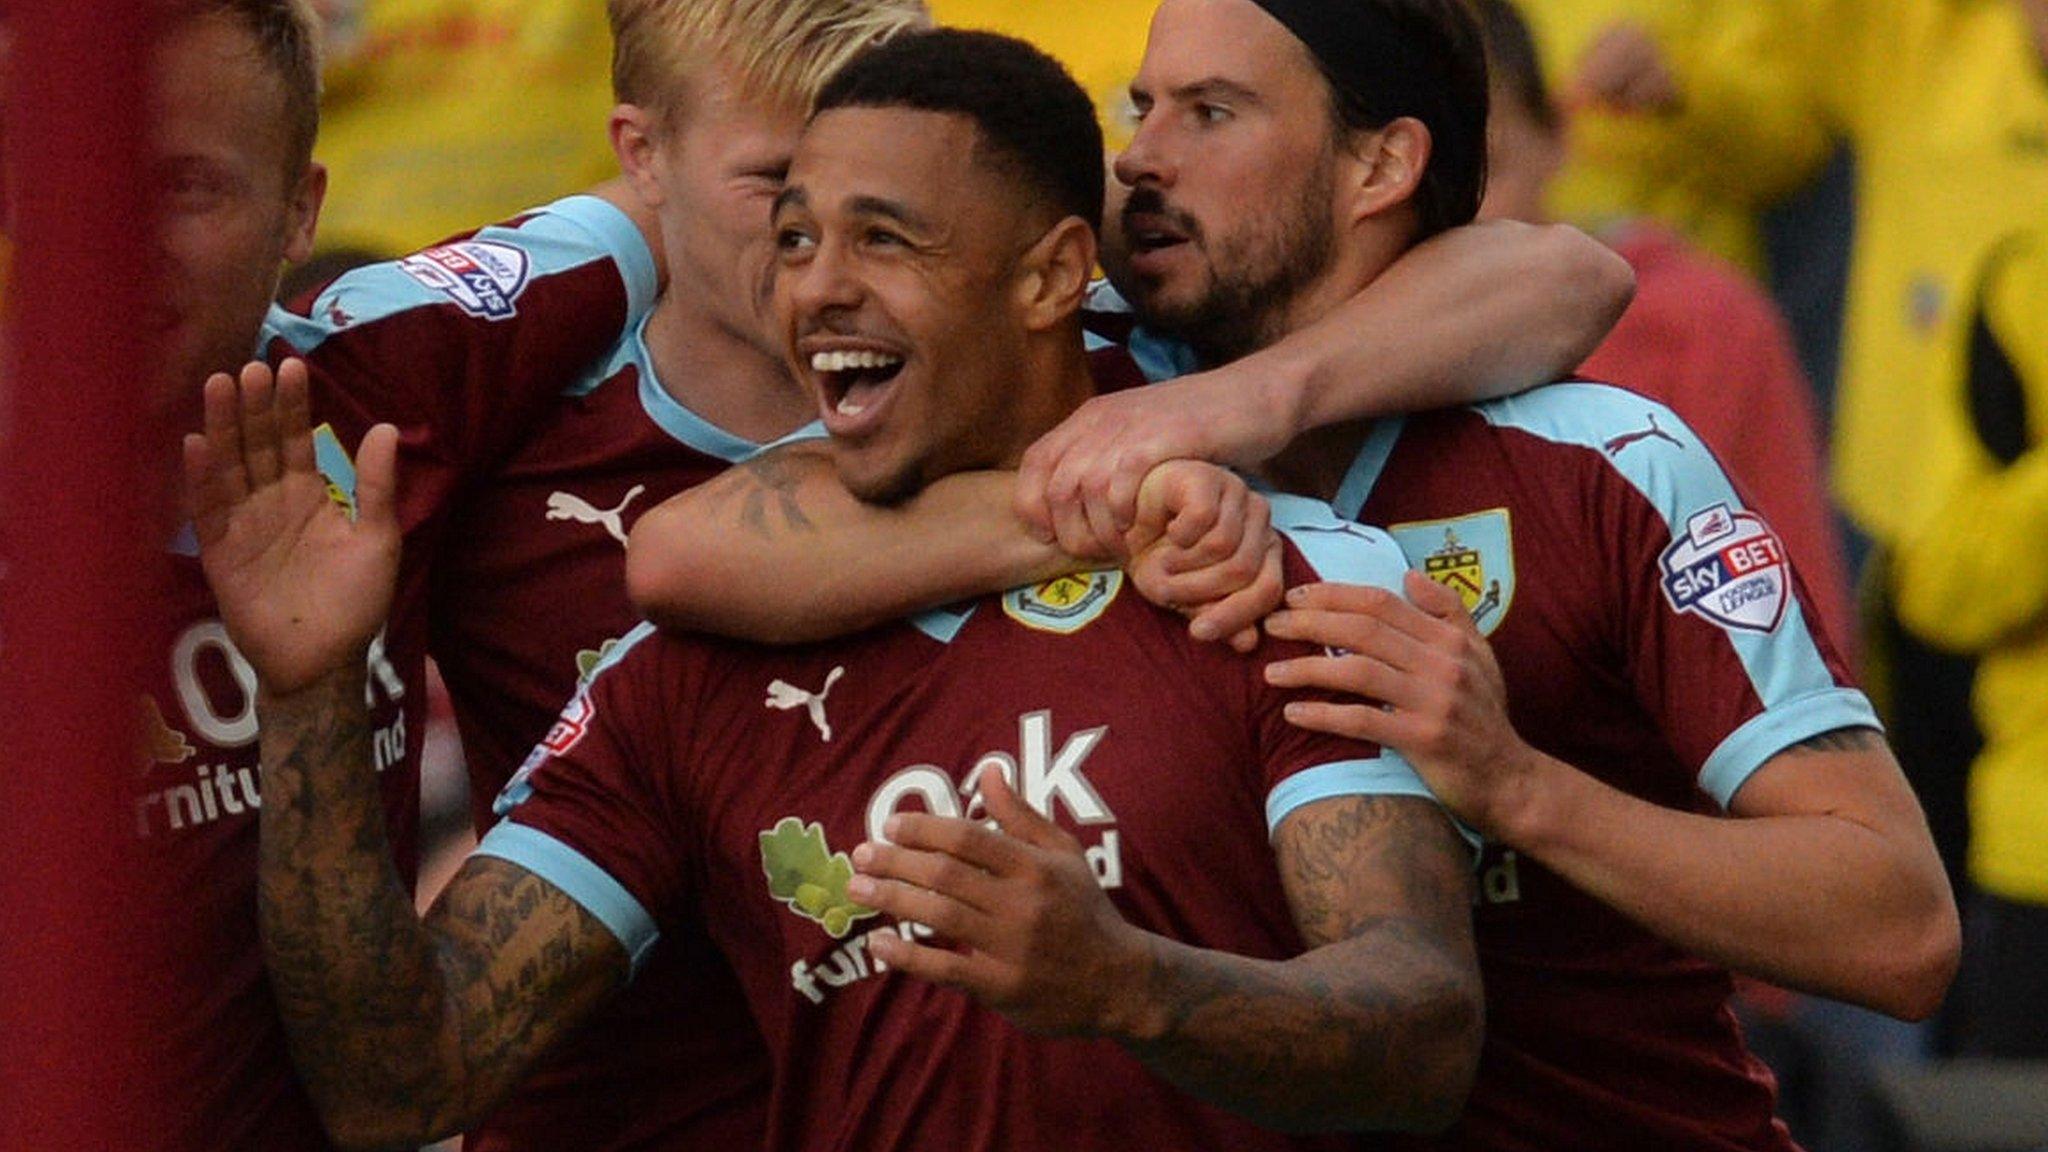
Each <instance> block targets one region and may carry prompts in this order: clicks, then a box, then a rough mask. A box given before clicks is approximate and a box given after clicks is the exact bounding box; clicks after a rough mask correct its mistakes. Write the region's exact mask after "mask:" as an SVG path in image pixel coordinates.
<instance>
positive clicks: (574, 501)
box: [548, 484, 647, 548]
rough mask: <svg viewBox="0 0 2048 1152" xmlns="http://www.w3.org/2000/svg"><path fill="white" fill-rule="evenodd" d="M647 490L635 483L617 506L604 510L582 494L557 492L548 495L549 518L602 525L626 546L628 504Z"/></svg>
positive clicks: (643, 485) (612, 536)
mask: <svg viewBox="0 0 2048 1152" xmlns="http://www.w3.org/2000/svg"><path fill="white" fill-rule="evenodd" d="M645 491H647V485H645V484H635V485H633V490H632V491H631V492H628V493H626V498H625V499H624V500H621V501H619V506H618V507H617V508H612V509H608V510H604V511H600V510H598V509H596V508H593V507H591V504H590V502H589V501H588V500H585V499H584V498H583V497H581V496H575V495H572V494H570V493H568V492H557V493H555V494H554V495H552V496H549V497H548V519H550V520H574V521H575V522H577V523H578V524H598V525H602V526H603V528H604V530H605V531H606V532H608V533H610V534H611V538H612V539H614V540H617V541H618V542H619V547H621V548H624V547H625V546H626V522H625V519H624V515H625V511H626V505H628V504H631V503H632V502H633V501H634V500H635V499H637V498H638V497H639V495H640V494H641V493H642V492H645Z"/></svg>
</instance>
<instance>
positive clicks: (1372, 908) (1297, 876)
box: [1126, 798, 1482, 1131]
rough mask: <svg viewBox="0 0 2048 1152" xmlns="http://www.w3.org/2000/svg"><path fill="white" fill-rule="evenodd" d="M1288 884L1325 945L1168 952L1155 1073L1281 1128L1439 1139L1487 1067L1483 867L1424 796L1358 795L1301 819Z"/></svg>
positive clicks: (1164, 945) (1317, 941)
mask: <svg viewBox="0 0 2048 1152" xmlns="http://www.w3.org/2000/svg"><path fill="white" fill-rule="evenodd" d="M1277 847H1278V849H1279V852H1280V861H1281V866H1282V878H1283V880H1284V881H1285V883H1286V885H1287V889H1288V895H1289V899H1290V901H1291V902H1292V903H1293V905H1294V908H1295V919H1296V923H1297V924H1298V925H1299V926H1300V928H1301V931H1302V935H1303V940H1304V942H1305V943H1306V944H1307V945H1308V946H1309V947H1310V949H1311V950H1310V951H1308V952H1307V953H1305V954H1303V955H1301V956H1298V957H1296V958H1294V959H1292V960H1287V961H1251V960H1246V959H1244V958H1242V957H1235V956H1229V955H1225V954H1222V953H1217V952H1212V951H1204V950H1199V949H1193V948H1189V947H1186V946H1184V945H1180V944H1175V943H1172V942H1170V941H1165V940H1157V941H1155V942H1154V944H1153V956H1152V966H1151V971H1150V974H1149V987H1147V988H1146V989H1144V998H1145V999H1146V1000H1147V1001H1148V1002H1151V1003H1154V1004H1157V1005H1159V1006H1160V1007H1161V1009H1162V1014H1161V1016H1160V1017H1159V1018H1158V1019H1157V1020H1156V1022H1155V1023H1156V1027H1157V1034H1156V1035H1152V1036H1147V1037H1145V1038H1143V1039H1141V1040H1138V1041H1127V1043H1126V1046H1127V1047H1129V1048H1130V1049H1131V1050H1132V1051H1133V1052H1134V1053H1135V1054H1136V1055H1137V1056H1138V1057H1139V1058H1140V1059H1142V1060H1144V1061H1145V1062H1146V1063H1147V1064H1148V1065H1150V1066H1151V1067H1152V1068H1153V1069H1154V1070H1155V1071H1157V1072H1159V1073H1160V1074H1161V1075H1163V1076H1165V1077H1166V1078H1168V1079H1170V1080H1172V1081H1174V1082H1175V1083H1177V1084H1180V1085H1181V1086H1182V1087H1184V1088H1186V1089H1188V1090H1189V1091H1191V1092H1193V1093H1194V1094H1196V1095H1198V1096H1201V1097H1203V1098H1204V1099H1207V1100H1210V1101H1212V1102H1214V1103H1217V1104H1220V1105H1222V1106H1224V1107H1228V1108H1231V1109H1234V1110H1236V1111H1239V1112H1242V1113H1244V1114H1246V1115H1248V1116H1250V1117H1252V1118H1253V1119H1255V1120H1257V1121H1259V1122H1260V1123H1262V1124H1265V1125H1267V1126H1268V1127H1274V1128H1281V1129H1290V1130H1302V1131H1310V1130H1327V1129H1331V1128H1399V1129H1413V1130H1427V1129H1432V1128H1437V1127H1441V1126H1442V1125H1444V1124H1447V1123H1448V1122H1449V1121H1450V1119H1451V1118H1452V1117H1454V1116H1455V1115H1456V1113H1457V1110H1458V1108H1459V1107H1460V1105H1461V1104H1462V1102H1463V1099H1464V1095H1465V1092H1466V1090H1467V1089H1468V1088H1469V1086H1470V1083H1471V1077H1472V1073H1473V1069H1474V1067H1475V1065H1476V1062H1477V1059H1478V1043H1479V1032H1480V1017H1481V1013H1482V1008H1481V1000H1480V994H1479V982H1478V974H1477V968H1476V961H1475V960H1474V958H1473V955H1472V945H1471V930H1470V924H1469V917H1470V893H1469V879H1468V873H1469V867H1468V865H1467V862H1466V855H1465V853H1464V850H1463V847H1462V845H1460V844H1458V842H1457V840H1456V837H1455V835H1454V834H1452V833H1451V832H1450V831H1449V829H1448V826H1447V825H1446V824H1445V822H1444V820H1443V819H1442V817H1441V816H1440V815H1438V814H1436V813H1435V812H1434V811H1433V810H1432V809H1431V808H1430V807H1429V806H1428V805H1426V804H1424V803H1423V802H1420V801H1411V800H1385V799H1366V798H1347V799H1342V800H1331V801H1324V802H1322V803H1320V804H1316V805H1312V806H1310V807H1308V808H1305V809H1303V810H1302V811H1301V812H1299V813H1296V814H1295V815H1294V816H1292V817H1290V818H1289V820H1288V821H1287V823H1286V824H1284V825H1283V826H1282V828H1281V832H1280V838H1279V841H1278V844H1277Z"/></svg>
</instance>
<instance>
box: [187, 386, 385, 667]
mask: <svg viewBox="0 0 2048 1152" xmlns="http://www.w3.org/2000/svg"><path fill="white" fill-rule="evenodd" d="M397 446H398V433H397V430H396V429H394V428H392V427H391V426H389V425H378V426H377V427H376V428H374V429H371V431H370V433H369V434H368V435H367V436H365V437H364V438H363V443H362V447H361V449H360V450H359V451H358V453H357V458H356V516H355V518H353V519H351V518H350V516H349V514H348V512H347V511H346V510H345V509H343V508H342V507H341V506H340V505H338V504H337V503H335V501H334V500H333V499H332V498H331V497H330V495H329V492H328V484H327V480H326V478H325V477H324V476H322V475H321V473H320V470H319V467H318V465H317V463H316V461H315V454H314V449H313V434H312V428H311V412H310V407H309V404H308V400H307V394H306V366H305V365H304V364H303V363H301V362H299V361H296V360H290V361H286V362H285V364H284V365H283V367H282V368H280V369H279V370H278V372H277V373H276V375H275V377H273V375H272V373H271V371H270V369H269V367H268V366H266V365H264V364H260V363H254V364H250V365H248V366H247V367H245V368H243V369H242V374H241V378H240V379H239V380H237V379H235V378H233V377H230V376H227V375H225V374H221V375H216V376H214V377H213V378H212V379H211V380H208V381H207V382H206V430H205V432H204V433H200V434H194V435H191V436H187V437H186V438H185V482H186V488H187V493H188V499H189V502H190V505H191V508H192V518H193V527H194V529H195V531H196V532H197V534H198V537H199V547H200V556H201V561H202V563H203V564H204V566H205V568H206V577H207V580H208V581H209V582H210V583H211V584H212V585H213V594H214V598H215V599H216V600H217V601H218V602H219V604H220V614H221V622H222V623H223V624H225V625H226V626H227V630H228V634H229V636H230V637H232V638H233V640H234V642H235V646H236V647H237V648H239V649H240V650H241V652H242V655H243V656H244V657H245V658H246V659H247V660H248V661H249V663H250V665H251V666H252V667H253V668H255V670H256V674H257V677H258V680H259V682H260V683H261V684H262V687H263V690H264V691H266V692H268V693H271V694H273V695H289V694H290V693H293V692H297V691H299V690H301V689H304V688H306V687H309V686H311V685H312V684H314V683H315V682H316V681H318V680H320V679H321V678H322V677H324V676H326V675H328V674H329V673H333V672H337V671H340V670H342V669H344V668H347V667H349V666H351V665H357V666H359V665H360V664H361V663H362V661H363V660H364V658H365V652H366V650H367V649H368V647H369V645H370V641H371V640H372V639H373V638H374V637H375V636H376V634H377V630H378V629H379V628H380V627H382V626H383V623H384V617H385V614H386V613H387V612H389V611H390V607H391V594H392V584H393V582H394V580H395V579H396V576H397V572H398V551H399V532H398V523H397V518H396V515H395V513H394V512H393V507H392V503H393V485H394V475H395V472H396V461H397V450H398V449H397Z"/></svg>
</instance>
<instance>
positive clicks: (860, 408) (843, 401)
mask: <svg viewBox="0 0 2048 1152" xmlns="http://www.w3.org/2000/svg"><path fill="white" fill-rule="evenodd" d="M867 407H868V406H867V405H865V404H860V403H857V402H855V400H854V398H853V397H851V396H843V397H841V398H840V400H839V404H838V411H839V414H840V415H841V416H858V415H860V414H861V413H862V412H865V411H867Z"/></svg>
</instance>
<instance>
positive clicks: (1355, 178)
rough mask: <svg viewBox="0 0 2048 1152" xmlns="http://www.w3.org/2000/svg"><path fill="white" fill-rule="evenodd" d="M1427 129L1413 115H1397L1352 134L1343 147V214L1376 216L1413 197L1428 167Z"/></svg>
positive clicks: (1349, 216) (1429, 141)
mask: <svg viewBox="0 0 2048 1152" xmlns="http://www.w3.org/2000/svg"><path fill="white" fill-rule="evenodd" d="M1431 147H1432V144H1431V140H1430V135H1429V128H1428V127H1427V126H1425V125H1424V124H1423V123H1422V121H1420V120H1417V119H1416V118H1414V117H1413V116H1399V117H1396V118H1395V119H1393V120H1392V121H1390V122H1389V123H1388V124H1387V126H1386V127H1384V128H1376V129H1374V130H1372V131H1370V132H1359V133H1355V134H1354V135H1353V137H1352V140H1351V145H1350V147H1349V148H1347V149H1346V150H1345V159H1346V160H1347V161H1348V163H1347V164H1346V165H1345V169H1346V170H1347V171H1348V173H1349V175H1348V177H1347V178H1346V179H1345V180H1344V182H1343V183H1342V184H1341V185H1340V186H1341V188H1342V189H1343V192H1344V195H1345V197H1346V200H1345V203H1344V205H1343V210H1344V217H1345V218H1346V219H1349V220H1353V221H1357V220H1364V219H1368V218H1370V217H1373V216H1379V215H1381V214H1383V213H1386V212H1389V211H1392V210H1393V209H1396V208H1399V207H1400V206H1402V205H1403V204H1407V203H1410V202H1411V201H1413V200H1414V199H1415V190H1416V188H1417V187H1419V186H1420V185H1421V183H1422V173H1423V172H1424V171H1425V170H1426V169H1427V168H1428V167H1429V156H1430V150H1431Z"/></svg>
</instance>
